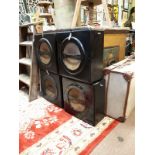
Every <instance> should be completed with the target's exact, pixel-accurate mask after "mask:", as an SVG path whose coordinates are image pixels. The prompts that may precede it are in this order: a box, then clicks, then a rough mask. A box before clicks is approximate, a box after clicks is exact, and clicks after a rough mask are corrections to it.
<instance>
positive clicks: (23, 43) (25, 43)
mask: <svg viewBox="0 0 155 155" xmlns="http://www.w3.org/2000/svg"><path fill="white" fill-rule="evenodd" d="M19 44H20V45H21V46H32V45H33V42H32V41H23V42H20V43H19Z"/></svg>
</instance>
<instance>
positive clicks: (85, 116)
mask: <svg viewBox="0 0 155 155" xmlns="http://www.w3.org/2000/svg"><path fill="white" fill-rule="evenodd" d="M62 83H63V98H64V109H65V111H67V112H68V113H70V114H72V115H74V116H75V117H77V118H79V119H81V120H83V121H85V122H87V123H89V124H91V125H96V124H97V123H98V122H99V121H100V120H101V119H102V118H103V117H104V81H103V80H101V81H98V82H95V83H94V84H86V83H82V82H77V81H75V80H71V79H67V78H62Z"/></svg>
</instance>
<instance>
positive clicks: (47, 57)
mask: <svg viewBox="0 0 155 155" xmlns="http://www.w3.org/2000/svg"><path fill="white" fill-rule="evenodd" d="M39 56H40V60H41V62H42V63H43V64H46V65H47V64H49V62H50V61H51V54H50V47H49V45H48V44H47V43H46V42H42V43H41V44H40V48H39Z"/></svg>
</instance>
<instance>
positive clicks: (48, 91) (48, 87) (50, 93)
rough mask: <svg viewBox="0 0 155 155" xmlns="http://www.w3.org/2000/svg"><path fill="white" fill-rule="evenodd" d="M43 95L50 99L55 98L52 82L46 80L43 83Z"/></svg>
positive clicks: (54, 86)
mask: <svg viewBox="0 0 155 155" xmlns="http://www.w3.org/2000/svg"><path fill="white" fill-rule="evenodd" d="M44 82H45V93H46V95H47V96H48V97H50V98H53V99H54V98H56V97H57V88H56V85H55V83H54V81H53V80H50V79H46V80H45V81H44Z"/></svg>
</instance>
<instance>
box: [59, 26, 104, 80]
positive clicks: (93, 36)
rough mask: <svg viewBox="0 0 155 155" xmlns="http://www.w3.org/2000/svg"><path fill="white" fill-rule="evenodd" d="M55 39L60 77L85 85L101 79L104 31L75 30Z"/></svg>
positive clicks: (64, 32) (60, 33)
mask: <svg viewBox="0 0 155 155" xmlns="http://www.w3.org/2000/svg"><path fill="white" fill-rule="evenodd" d="M56 38H57V50H58V57H59V59H58V64H59V74H60V75H62V76H63V77H69V78H72V79H75V80H78V81H81V82H86V83H93V82H96V81H98V80H100V79H102V77H103V60H102V59H103V46H104V45H103V42H104V41H103V39H104V31H101V30H95V29H91V28H82V29H80V28H76V29H72V30H70V31H69V30H67V31H65V30H64V31H61V32H59V33H57V37H56Z"/></svg>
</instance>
